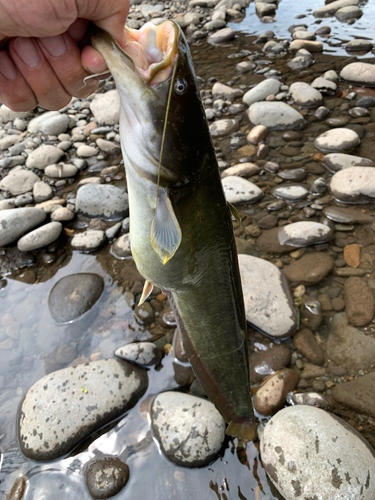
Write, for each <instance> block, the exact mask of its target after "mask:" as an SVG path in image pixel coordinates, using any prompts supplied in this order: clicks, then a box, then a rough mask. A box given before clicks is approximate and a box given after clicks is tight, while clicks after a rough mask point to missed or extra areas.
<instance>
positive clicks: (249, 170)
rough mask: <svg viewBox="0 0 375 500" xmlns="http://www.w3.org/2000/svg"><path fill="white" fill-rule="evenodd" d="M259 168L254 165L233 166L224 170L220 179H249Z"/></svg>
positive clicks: (241, 164) (240, 164)
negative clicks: (238, 177) (230, 177)
mask: <svg viewBox="0 0 375 500" xmlns="http://www.w3.org/2000/svg"><path fill="white" fill-rule="evenodd" d="M259 171H260V168H259V167H258V165H255V163H247V162H246V163H239V164H238V165H233V167H229V168H227V169H225V170H224V171H223V172H222V173H221V178H222V179H224V178H225V177H228V176H232V175H237V176H241V177H242V176H243V177H251V176H252V175H256V174H258V173H259Z"/></svg>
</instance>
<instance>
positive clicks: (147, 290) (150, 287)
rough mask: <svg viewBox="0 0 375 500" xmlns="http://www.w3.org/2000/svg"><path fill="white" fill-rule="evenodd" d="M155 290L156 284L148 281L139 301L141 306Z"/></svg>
mask: <svg viewBox="0 0 375 500" xmlns="http://www.w3.org/2000/svg"><path fill="white" fill-rule="evenodd" d="M153 288H154V284H153V282H152V281H150V280H146V281H145V284H144V286H143V291H142V296H141V298H140V299H139V303H138V305H139V306H141V305H142V304H143V302H144V301H145V300H147V299H148V297H149V296H150V295H151V293H152V290H153Z"/></svg>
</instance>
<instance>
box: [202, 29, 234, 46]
mask: <svg viewBox="0 0 375 500" xmlns="http://www.w3.org/2000/svg"><path fill="white" fill-rule="evenodd" d="M235 36H236V33H235V31H234V30H233V29H232V28H223V29H222V30H219V31H216V33H214V34H213V35H211V36H209V37H208V41H209V42H210V43H213V44H216V43H223V42H229V41H230V40H233V38H234V37H235Z"/></svg>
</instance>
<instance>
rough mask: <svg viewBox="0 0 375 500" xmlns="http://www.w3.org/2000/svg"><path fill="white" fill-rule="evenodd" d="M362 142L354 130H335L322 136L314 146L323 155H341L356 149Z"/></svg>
mask: <svg viewBox="0 0 375 500" xmlns="http://www.w3.org/2000/svg"><path fill="white" fill-rule="evenodd" d="M360 142H361V141H360V139H359V137H358V134H357V133H356V132H354V130H350V129H348V128H335V129H332V130H327V132H323V134H320V135H319V137H317V138H316V139H315V142H314V146H315V147H316V148H317V149H319V151H321V152H322V153H340V152H342V151H348V150H350V149H353V148H355V147H356V146H358V144H359V143H360Z"/></svg>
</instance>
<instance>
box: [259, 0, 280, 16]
mask: <svg viewBox="0 0 375 500" xmlns="http://www.w3.org/2000/svg"><path fill="white" fill-rule="evenodd" d="M276 9H277V5H276V3H267V2H256V3H255V11H256V13H257V15H258V16H259V17H264V16H273V15H274V14H275V11H276Z"/></svg>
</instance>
